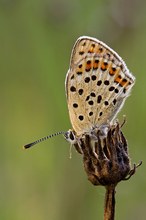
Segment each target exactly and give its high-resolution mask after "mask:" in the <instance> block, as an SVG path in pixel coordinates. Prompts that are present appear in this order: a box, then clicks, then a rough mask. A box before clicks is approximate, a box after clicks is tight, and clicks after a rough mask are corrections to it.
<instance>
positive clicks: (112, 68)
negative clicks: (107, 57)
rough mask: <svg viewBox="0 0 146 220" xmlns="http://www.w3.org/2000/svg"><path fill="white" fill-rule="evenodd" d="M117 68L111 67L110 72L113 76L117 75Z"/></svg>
mask: <svg viewBox="0 0 146 220" xmlns="http://www.w3.org/2000/svg"><path fill="white" fill-rule="evenodd" d="M116 70H117V69H116V68H114V67H111V68H110V70H109V74H110V75H112V76H113V75H115V73H116Z"/></svg>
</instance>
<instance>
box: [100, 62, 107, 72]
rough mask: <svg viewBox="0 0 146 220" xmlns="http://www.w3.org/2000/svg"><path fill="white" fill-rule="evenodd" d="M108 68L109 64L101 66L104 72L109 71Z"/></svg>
mask: <svg viewBox="0 0 146 220" xmlns="http://www.w3.org/2000/svg"><path fill="white" fill-rule="evenodd" d="M107 68H108V63H105V62H103V63H102V65H101V69H102V70H103V71H104V70H107Z"/></svg>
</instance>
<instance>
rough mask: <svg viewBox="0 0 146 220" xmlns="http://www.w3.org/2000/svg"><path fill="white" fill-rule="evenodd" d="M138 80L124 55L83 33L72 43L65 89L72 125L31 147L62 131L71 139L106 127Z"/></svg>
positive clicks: (27, 146)
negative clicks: (122, 56)
mask: <svg viewBox="0 0 146 220" xmlns="http://www.w3.org/2000/svg"><path fill="white" fill-rule="evenodd" d="M134 83H135V77H134V76H133V75H132V73H131V72H130V71H129V70H128V68H127V66H126V64H125V62H124V61H123V59H122V58H121V57H120V56H119V55H118V54H117V53H116V52H115V51H114V50H112V49H111V48H110V47H109V46H107V45H106V44H105V43H103V42H102V41H99V40H97V39H96V38H92V37H87V36H82V37H79V38H78V39H77V41H76V42H75V45H74V47H73V50H72V53H71V59H70V66H69V70H68V72H67V75H66V80H65V90H66V97H67V104H68V111H69V117H70V121H71V125H72V129H70V130H69V131H67V132H58V133H56V134H53V135H49V136H46V137H44V138H41V139H39V140H37V141H35V142H32V143H30V144H27V145H25V146H24V148H29V147H31V146H33V145H34V144H37V143H39V142H41V141H44V140H46V139H48V138H50V137H52V136H55V135H59V134H63V135H64V137H65V138H66V139H67V140H68V141H69V142H70V143H71V144H74V143H76V141H77V139H79V138H80V137H82V136H84V134H89V135H91V134H92V133H93V132H94V131H95V130H97V129H100V130H103V131H104V130H106V128H107V127H108V125H109V124H112V122H113V120H114V119H115V117H116V116H117V114H118V112H119V111H120V110H121V108H122V106H123V104H124V102H125V100H126V99H127V97H128V96H129V94H130V92H131V89H132V87H133V85H134Z"/></svg>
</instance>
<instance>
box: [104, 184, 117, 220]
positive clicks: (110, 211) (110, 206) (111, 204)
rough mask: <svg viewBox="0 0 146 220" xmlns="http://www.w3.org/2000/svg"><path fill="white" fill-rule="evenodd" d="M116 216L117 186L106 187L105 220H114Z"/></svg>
mask: <svg viewBox="0 0 146 220" xmlns="http://www.w3.org/2000/svg"><path fill="white" fill-rule="evenodd" d="M114 216H115V185H109V186H106V194H105V206H104V220H114Z"/></svg>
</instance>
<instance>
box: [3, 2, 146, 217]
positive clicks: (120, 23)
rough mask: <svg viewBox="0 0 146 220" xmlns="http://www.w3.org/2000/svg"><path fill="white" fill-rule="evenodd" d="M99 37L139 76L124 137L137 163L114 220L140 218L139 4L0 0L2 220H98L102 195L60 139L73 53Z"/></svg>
mask: <svg viewBox="0 0 146 220" xmlns="http://www.w3.org/2000/svg"><path fill="white" fill-rule="evenodd" d="M82 35H89V36H92V37H96V38H98V39H100V40H102V41H104V42H105V43H107V44H108V45H109V46H111V47H112V48H113V49H114V50H116V51H117V52H118V53H119V54H120V55H121V56H122V57H123V59H124V60H125V61H126V63H127V66H128V68H129V69H130V70H131V71H132V72H133V73H134V75H135V76H136V79H137V80H136V85H135V87H134V89H133V91H132V96H131V97H130V98H129V99H128V101H127V102H126V104H125V106H124V108H123V109H122V112H121V113H120V114H119V116H118V118H120V119H121V120H122V115H123V114H126V116H127V124H126V125H125V126H124V128H123V131H124V134H125V136H126V137H127V139H128V143H129V151H130V155H131V158H132V163H133V162H136V163H137V162H139V161H140V160H142V161H143V165H142V166H141V167H140V168H139V169H138V171H137V173H136V175H134V176H133V177H132V178H131V179H130V180H129V181H127V182H121V183H120V184H119V185H118V187H117V193H116V202H117V204H116V219H118V220H123V219H128V220H137V219H141V220H144V219H146V217H145V209H146V175H145V169H146V165H145V161H146V159H145V158H146V141H145V135H146V128H145V127H146V125H145V123H146V91H145V90H146V73H145V72H146V70H145V69H146V66H145V59H146V1H140V0H139V1H136V0H110V1H103V0H96V1H95V0H90V1H87V0H80V1H78V0H74V1H67V0H60V1H59V0H35V1H33V0H25V1H22V0H0V74H1V80H0V96H1V108H0V117H1V118H0V122H1V131H0V139H1V141H0V142H1V147H0V151H1V152H0V170H1V172H0V175H1V180H0V219H2V220H9V219H11V220H26V219H27V220H32V219H35V220H48V219H50V220H73V219H76V220H83V219H84V220H88V219H93V220H94V219H103V203H104V193H105V190H104V189H103V188H102V187H94V186H92V185H91V184H90V182H89V181H88V180H87V177H86V174H85V172H84V170H83V165H82V157H81V156H80V155H79V154H78V153H76V152H75V150H74V149H73V150H72V159H69V144H68V143H67V142H66V141H65V140H64V139H63V137H62V136H58V137H56V138H53V139H50V140H48V141H47V142H44V143H42V144H40V145H38V146H36V147H34V148H32V149H30V150H27V151H24V150H22V146H23V144H26V143H29V142H31V141H33V140H35V139H38V138H40V137H43V136H45V135H47V134H52V133H54V132H56V131H62V130H63V131H66V130H68V129H69V128H71V125H70V121H69V116H68V110H67V104H66V97H65V89H64V80H65V75H66V72H67V70H68V66H69V59H70V53H71V49H72V46H73V44H74V42H75V41H76V39H77V38H78V37H79V36H82Z"/></svg>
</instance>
